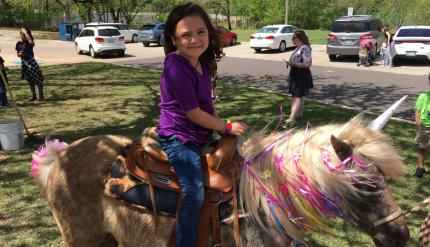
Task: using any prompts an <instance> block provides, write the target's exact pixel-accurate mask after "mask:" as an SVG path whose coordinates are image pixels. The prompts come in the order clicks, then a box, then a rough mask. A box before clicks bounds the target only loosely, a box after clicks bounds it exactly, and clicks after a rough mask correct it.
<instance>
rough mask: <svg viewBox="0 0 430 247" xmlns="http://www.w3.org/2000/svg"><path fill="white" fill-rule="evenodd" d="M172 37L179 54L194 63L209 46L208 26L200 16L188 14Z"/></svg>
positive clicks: (179, 23) (178, 24)
mask: <svg viewBox="0 0 430 247" xmlns="http://www.w3.org/2000/svg"><path fill="white" fill-rule="evenodd" d="M171 38H172V41H173V44H174V45H175V46H176V48H177V49H178V52H179V54H181V55H182V56H183V57H185V58H186V59H187V60H188V61H190V62H192V63H194V62H197V60H198V59H199V57H200V55H202V54H203V53H204V52H205V51H206V49H207V48H208V46H209V32H208V28H207V26H206V24H205V22H204V21H203V19H202V18H201V17H200V16H186V17H184V18H183V19H182V20H180V21H179V22H178V23H177V24H176V32H175V37H171ZM193 65H194V64H193Z"/></svg>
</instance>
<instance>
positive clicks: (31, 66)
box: [15, 27, 45, 104]
mask: <svg viewBox="0 0 430 247" xmlns="http://www.w3.org/2000/svg"><path fill="white" fill-rule="evenodd" d="M19 35H20V36H21V41H18V42H17V43H16V45H15V50H16V55H17V56H18V57H20V58H21V78H22V79H23V80H26V81H27V82H28V85H29V86H30V90H31V96H30V97H29V98H28V99H27V102H34V103H36V104H39V103H43V102H45V98H44V96H43V84H44V80H45V79H44V77H43V74H42V71H41V70H40V67H39V64H38V63H37V62H36V60H35V59H34V52H33V47H34V39H33V35H32V34H31V30H30V29H29V28H26V27H22V28H21V31H20V33H19ZM36 86H37V89H38V91H39V97H38V98H37V97H36Z"/></svg>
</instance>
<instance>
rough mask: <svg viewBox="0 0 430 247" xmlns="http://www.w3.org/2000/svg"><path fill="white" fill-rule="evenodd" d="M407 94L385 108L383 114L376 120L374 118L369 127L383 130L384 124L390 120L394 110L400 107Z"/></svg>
mask: <svg viewBox="0 0 430 247" xmlns="http://www.w3.org/2000/svg"><path fill="white" fill-rule="evenodd" d="M407 97H408V96H407V95H405V96H403V97H402V98H401V99H399V100H398V101H397V102H396V103H394V104H393V105H392V106H390V107H389V108H388V109H387V110H385V111H384V112H383V113H382V114H381V115H379V116H378V117H377V118H376V119H375V120H373V121H372V122H371V123H370V124H369V126H367V128H369V129H371V130H382V128H384V126H385V125H386V124H387V122H388V120H389V119H390V118H391V116H392V115H393V113H394V111H395V110H396V109H397V107H399V105H400V104H401V103H402V102H403V101H404V100H405V99H406V98H407Z"/></svg>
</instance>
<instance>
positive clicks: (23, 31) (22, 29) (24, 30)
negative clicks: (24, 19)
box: [21, 27, 27, 35]
mask: <svg viewBox="0 0 430 247" xmlns="http://www.w3.org/2000/svg"><path fill="white" fill-rule="evenodd" d="M21 32H22V33H23V34H25V35H27V30H26V29H25V28H23V27H21Z"/></svg>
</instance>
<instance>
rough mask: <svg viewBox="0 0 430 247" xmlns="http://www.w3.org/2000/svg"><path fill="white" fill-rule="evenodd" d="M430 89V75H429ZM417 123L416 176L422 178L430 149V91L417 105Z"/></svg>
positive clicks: (419, 97)
mask: <svg viewBox="0 0 430 247" xmlns="http://www.w3.org/2000/svg"><path fill="white" fill-rule="evenodd" d="M428 80H429V88H430V73H429V75H428ZM415 109H416V111H415V123H416V125H417V135H416V137H415V141H416V143H417V145H418V168H417V169H416V170H415V172H414V175H415V176H417V177H419V178H420V177H422V176H423V175H424V172H425V168H424V163H425V160H426V150H427V149H428V148H429V147H430V91H429V90H427V91H424V92H422V93H421V94H420V95H419V96H418V99H417V101H416V103H415Z"/></svg>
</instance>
